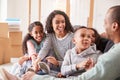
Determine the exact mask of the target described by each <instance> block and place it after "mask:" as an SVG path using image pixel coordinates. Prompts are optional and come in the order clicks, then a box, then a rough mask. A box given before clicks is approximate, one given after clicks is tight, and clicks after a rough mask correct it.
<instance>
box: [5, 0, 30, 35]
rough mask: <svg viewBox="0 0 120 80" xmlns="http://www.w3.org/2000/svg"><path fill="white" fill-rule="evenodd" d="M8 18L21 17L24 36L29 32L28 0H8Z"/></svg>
mask: <svg viewBox="0 0 120 80" xmlns="http://www.w3.org/2000/svg"><path fill="white" fill-rule="evenodd" d="M7 9H8V10H7V11H8V12H7V18H19V19H20V20H21V24H20V29H21V31H22V32H23V36H24V35H25V34H26V33H27V32H28V30H27V28H28V0H8V5H7Z"/></svg>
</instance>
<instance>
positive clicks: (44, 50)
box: [38, 35, 52, 60]
mask: <svg viewBox="0 0 120 80" xmlns="http://www.w3.org/2000/svg"><path fill="white" fill-rule="evenodd" d="M51 44H52V43H51V38H50V36H49V35H47V36H46V39H45V41H44V43H43V47H42V48H41V50H40V51H39V54H38V57H39V58H40V60H43V59H44V58H45V57H46V56H47V55H48V52H49V50H50V48H51V47H52V45H51Z"/></svg>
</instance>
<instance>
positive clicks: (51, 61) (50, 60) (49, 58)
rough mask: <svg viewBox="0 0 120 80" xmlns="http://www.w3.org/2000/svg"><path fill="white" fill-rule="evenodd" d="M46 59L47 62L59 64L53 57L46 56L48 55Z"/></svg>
mask: <svg viewBox="0 0 120 80" xmlns="http://www.w3.org/2000/svg"><path fill="white" fill-rule="evenodd" d="M46 60H47V61H48V62H50V63H52V64H53V65H56V66H58V65H59V62H58V61H57V60H56V59H55V57H52V56H48V57H47V58H46Z"/></svg>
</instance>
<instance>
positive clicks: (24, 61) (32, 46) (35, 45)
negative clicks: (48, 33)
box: [11, 21, 45, 77]
mask: <svg viewBox="0 0 120 80" xmlns="http://www.w3.org/2000/svg"><path fill="white" fill-rule="evenodd" d="M28 31H29V33H28V34H27V35H26V36H25V38H24V40H23V44H22V49H23V53H24V55H25V56H23V57H21V58H20V60H19V61H18V63H17V64H15V65H14V66H13V69H12V71H11V73H12V74H14V75H17V76H19V77H21V76H22V75H23V74H24V73H25V72H26V70H27V69H28V68H29V67H31V66H32V65H33V64H34V63H35V60H36V58H37V55H38V53H39V51H40V49H41V48H42V46H43V42H44V39H45V33H44V30H43V25H42V23H40V22H39V21H35V22H33V23H31V24H30V25H29V28H28ZM36 66H37V64H34V66H33V68H34V70H37V68H36Z"/></svg>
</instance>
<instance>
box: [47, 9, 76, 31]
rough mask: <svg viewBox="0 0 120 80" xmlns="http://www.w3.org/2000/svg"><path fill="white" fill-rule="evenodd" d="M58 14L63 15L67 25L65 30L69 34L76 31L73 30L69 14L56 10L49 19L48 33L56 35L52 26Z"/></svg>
mask: <svg viewBox="0 0 120 80" xmlns="http://www.w3.org/2000/svg"><path fill="white" fill-rule="evenodd" d="M58 14H59V15H62V16H63V17H64V18H65V25H66V26H65V30H66V31H67V32H73V31H74V29H73V27H72V25H71V23H70V20H69V17H68V16H67V14H66V13H65V12H63V11H60V10H54V11H53V12H51V13H50V14H49V16H48V17H47V21H46V26H45V29H46V31H47V33H54V30H53V26H52V20H53V18H54V17H55V16H56V15H58Z"/></svg>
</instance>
